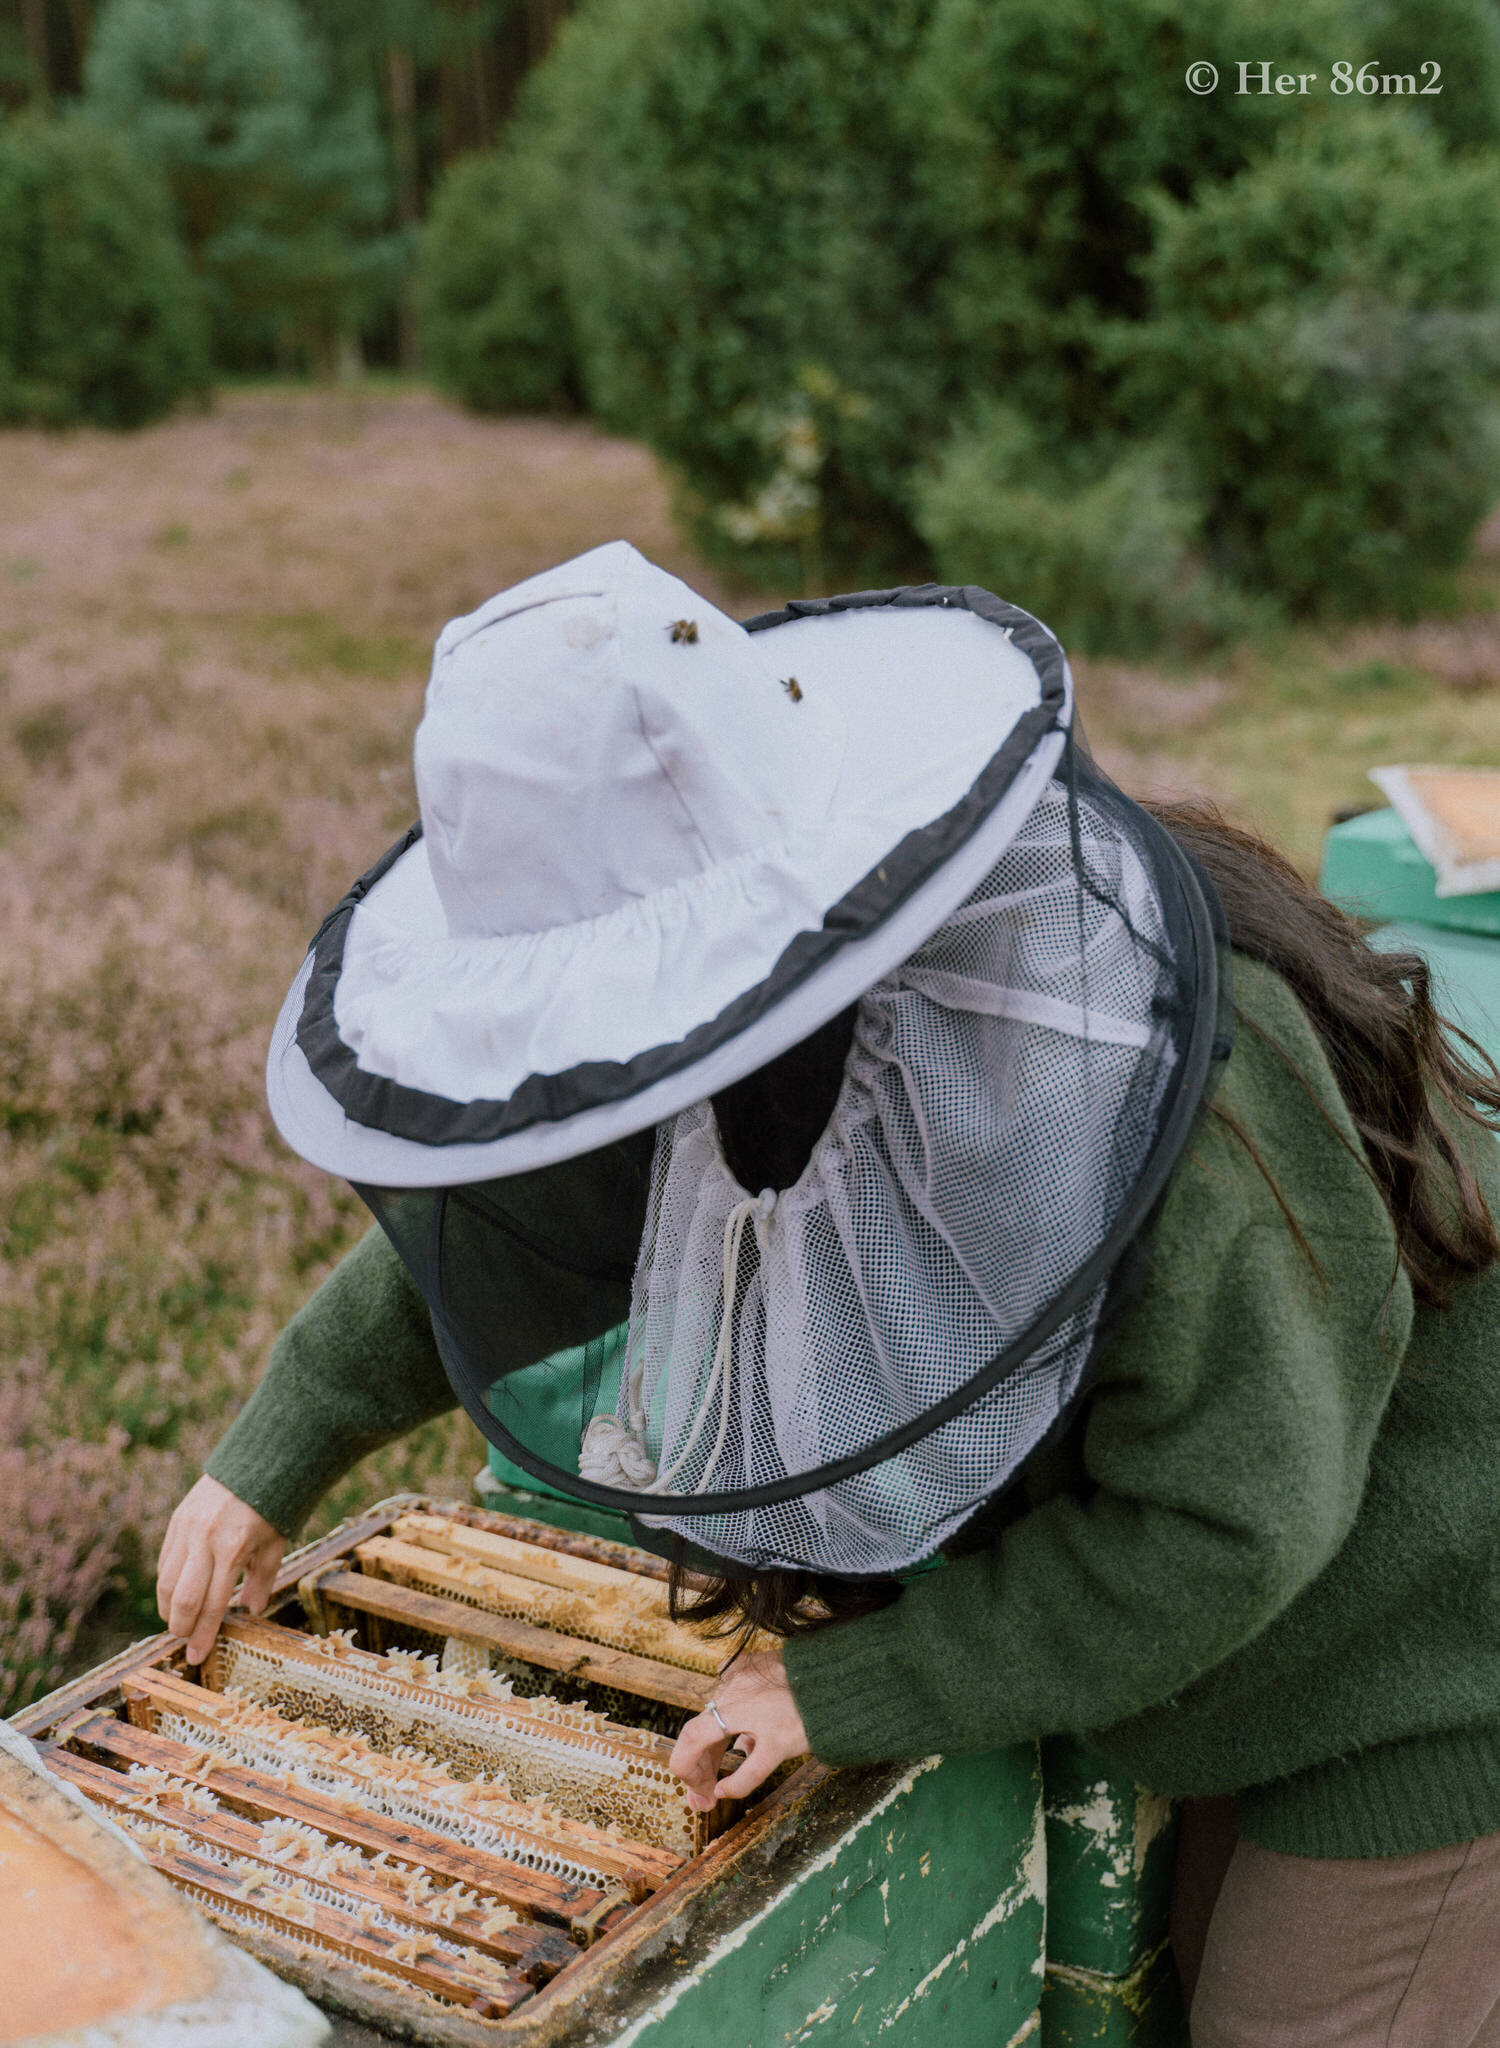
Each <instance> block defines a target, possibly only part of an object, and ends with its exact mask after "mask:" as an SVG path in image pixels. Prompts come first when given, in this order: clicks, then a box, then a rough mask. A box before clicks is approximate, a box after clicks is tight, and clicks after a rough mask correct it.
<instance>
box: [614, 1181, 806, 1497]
mask: <svg viewBox="0 0 1500 2048" xmlns="http://www.w3.org/2000/svg"><path fill="white" fill-rule="evenodd" d="M775 1207H776V1190H775V1189H774V1188H763V1189H762V1191H761V1192H760V1194H758V1195H747V1196H746V1197H745V1199H744V1201H742V1202H736V1204H735V1206H734V1207H733V1208H732V1209H731V1210H730V1212H729V1214H728V1215H727V1216H726V1217H725V1219H724V1264H723V1282H724V1295H723V1305H722V1307H721V1309H720V1313H719V1336H718V1341H717V1343H716V1344H715V1345H714V1355H713V1362H712V1364H711V1365H710V1367H709V1370H708V1378H707V1379H706V1380H705V1382H704V1385H703V1393H702V1396H701V1397H700V1399H699V1402H698V1410H697V1413H696V1414H695V1415H694V1416H693V1419H692V1427H691V1429H690V1430H689V1431H688V1434H687V1440H686V1442H685V1443H684V1444H683V1446H682V1448H681V1450H680V1451H679V1452H678V1453H677V1455H676V1457H675V1458H674V1459H673V1460H672V1462H671V1464H670V1465H669V1466H668V1467H667V1469H666V1470H665V1471H664V1472H658V1471H657V1468H656V1466H655V1465H654V1464H653V1463H652V1461H651V1454H650V1452H649V1451H648V1450H647V1449H646V1417H645V1414H644V1412H643V1411H642V1409H641V1405H640V1402H641V1381H642V1375H643V1372H644V1370H645V1368H644V1364H643V1363H641V1364H637V1366H636V1368H635V1370H634V1372H633V1373H632V1374H631V1376H630V1383H629V1386H628V1388H627V1390H626V1401H627V1405H628V1408H629V1411H630V1421H629V1423H628V1424H627V1423H624V1422H622V1421H621V1420H620V1418H619V1416H618V1415H596V1416H595V1417H594V1419H593V1421H592V1422H591V1423H590V1424H589V1426H588V1428H587V1429H586V1430H585V1431H584V1436H583V1442H582V1443H581V1444H580V1445H579V1449H578V1475H579V1477H580V1478H581V1479H591V1480H593V1481H594V1483H595V1484H596V1485H599V1486H624V1487H629V1488H630V1489H632V1491H635V1492H639V1493H665V1492H666V1490H667V1488H668V1487H669V1486H670V1485H671V1483H672V1481H673V1480H674V1479H675V1478H676V1477H677V1475H678V1473H679V1472H681V1470H682V1469H683V1467H684V1466H685V1465H686V1463H687V1461H688V1459H689V1458H690V1457H691V1456H692V1454H693V1449H694V1446H695V1445H696V1444H697V1441H698V1438H699V1435H700V1434H701V1432H702V1429H703V1423H704V1419H705V1417H706V1416H707V1414H708V1412H709V1410H710V1409H711V1408H712V1406H713V1403H714V1397H715V1395H716V1394H717V1396H718V1400H719V1427H718V1432H717V1434H716V1435H715V1437H714V1443H713V1449H712V1450H711V1451H710V1452H709V1454H708V1462H707V1463H706V1464H705V1465H704V1467H703V1470H702V1471H701V1472H700V1473H699V1475H698V1478H697V1481H696V1485H697V1487H698V1488H699V1490H701V1489H702V1488H703V1487H704V1486H706V1485H707V1483H708V1478H709V1475H710V1473H711V1472H712V1471H713V1470H714V1467H715V1466H716V1465H717V1464H718V1462H719V1459H720V1457H721V1456H722V1455H723V1450H724V1439H725V1438H726V1437H727V1436H728V1434H729V1411H730V1394H731V1381H732V1375H731V1373H730V1362H731V1359H732V1358H733V1355H734V1304H735V1296H736V1295H737V1293H738V1292H739V1267H740V1246H741V1244H742V1242H743V1240H744V1236H745V1225H746V1224H747V1223H749V1222H750V1221H751V1220H752V1218H753V1219H754V1221H755V1224H756V1228H757V1232H758V1231H759V1227H760V1225H761V1224H762V1223H764V1222H766V1221H768V1220H769V1218H770V1215H771V1212H772V1210H773V1209H774V1208H775Z"/></svg>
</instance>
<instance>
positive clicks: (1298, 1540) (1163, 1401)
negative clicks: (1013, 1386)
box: [787, 1125, 1411, 1764]
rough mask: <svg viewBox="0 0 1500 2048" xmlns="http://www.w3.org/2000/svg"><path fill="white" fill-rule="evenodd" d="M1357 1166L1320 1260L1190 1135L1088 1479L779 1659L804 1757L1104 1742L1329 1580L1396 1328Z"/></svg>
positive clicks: (1114, 1361) (1319, 1240)
mask: <svg viewBox="0 0 1500 2048" xmlns="http://www.w3.org/2000/svg"><path fill="white" fill-rule="evenodd" d="M1330 1142H1332V1141H1330ZM1346 1154H1347V1148H1345V1151H1343V1152H1339V1153H1337V1154H1335V1155H1330V1156H1331V1157H1333V1158H1334V1166H1333V1169H1332V1170H1333V1171H1334V1172H1335V1173H1337V1172H1341V1171H1342V1172H1344V1173H1345V1174H1346V1176H1347V1174H1349V1173H1351V1172H1352V1174H1353V1175H1354V1178H1353V1179H1352V1180H1350V1179H1347V1178H1346V1180H1345V1183H1344V1185H1343V1187H1342V1189H1341V1190H1337V1191H1335V1198H1334V1200H1333V1201H1332V1202H1330V1203H1328V1204H1314V1207H1315V1208H1321V1209H1322V1210H1323V1214H1324V1217H1325V1219H1329V1218H1330V1213H1331V1217H1332V1218H1335V1219H1337V1224H1338V1225H1341V1226H1342V1227H1335V1228H1333V1229H1331V1230H1329V1229H1318V1230H1316V1232H1314V1231H1309V1233H1308V1234H1309V1237H1310V1238H1311V1239H1312V1248H1313V1250H1314V1253H1315V1255H1316V1257H1317V1260H1318V1267H1317V1269H1315V1268H1314V1267H1313V1266H1312V1265H1311V1264H1310V1263H1309V1260H1308V1258H1307V1255H1306V1253H1305V1252H1304V1251H1303V1250H1302V1249H1301V1248H1300V1247H1299V1246H1298V1244H1297V1242H1296V1240H1295V1238H1294V1237H1293V1235H1292V1233H1291V1230H1290V1229H1289V1228H1288V1226H1287V1223H1286V1221H1285V1220H1284V1218H1283V1217H1282V1215H1281V1214H1280V1212H1279V1209H1278V1208H1277V1207H1276V1205H1275V1201H1274V1197H1272V1196H1271V1194H1270V1192H1269V1190H1268V1189H1267V1188H1266V1185H1265V1182H1264V1181H1263V1179H1262V1178H1261V1177H1260V1175H1259V1172H1258V1169H1257V1168H1256V1167H1255V1165H1254V1164H1253V1162H1252V1161H1251V1160H1250V1158H1249V1156H1248V1154H1247V1152H1246V1150H1245V1148H1244V1147H1243V1145H1241V1144H1240V1143H1239V1142H1238V1141H1237V1140H1236V1139H1234V1138H1232V1137H1231V1136H1230V1135H1229V1134H1228V1133H1227V1131H1225V1130H1224V1129H1223V1128H1222V1127H1216V1126H1212V1125H1211V1126H1209V1127H1208V1128H1207V1129H1206V1130H1205V1131H1204V1133H1202V1134H1201V1135H1200V1138H1199V1140H1198V1143H1197V1145H1196V1147H1195V1150H1194V1152H1193V1154H1192V1155H1191V1156H1190V1158H1189V1160H1188V1161H1187V1162H1186V1163H1185V1165H1184V1168H1183V1169H1182V1171H1181V1172H1180V1173H1179V1175H1178V1177H1177V1182H1176V1184H1175V1185H1174V1188H1173V1192H1172V1195H1171V1197H1170V1198H1169V1200H1168V1203H1167V1205H1166V1208H1165V1210H1164V1213H1163V1216H1162V1219H1161V1222H1160V1225H1159V1228H1158V1232H1157V1237H1156V1241H1155V1247H1154V1254H1153V1267H1152V1277H1151V1280H1150V1281H1149V1283H1148V1286H1147V1288H1146V1291H1145V1293H1144V1295H1143V1297H1142V1299H1141V1301H1140V1302H1138V1303H1137V1305H1136V1308H1135V1310H1134V1311H1133V1313H1132V1315H1131V1316H1130V1318H1129V1319H1128V1320H1127V1323H1126V1325H1125V1327H1124V1328H1123V1330H1122V1331H1121V1332H1120V1334H1119V1336H1118V1337H1117V1339H1116V1340H1115V1342H1114V1344H1113V1345H1112V1346H1111V1347H1110V1349H1109V1351H1108V1353H1107V1355H1106V1357H1105V1359H1104V1361H1103V1362H1102V1365H1101V1369H1100V1373H1099V1378H1098V1380H1097V1383H1096V1385H1095V1388H1094V1391H1093V1393H1092V1395H1091V1396H1090V1406H1089V1410H1088V1420H1087V1425H1086V1428H1085V1430H1084V1434H1083V1465H1084V1474H1083V1476H1082V1481H1081V1483H1079V1484H1076V1485H1072V1486H1070V1487H1069V1488H1068V1489H1067V1490H1064V1491H1060V1492H1057V1493H1055V1494H1053V1495H1052V1496H1051V1497H1050V1498H1047V1499H1045V1500H1043V1501H1040V1502H1039V1503H1038V1504H1036V1505H1034V1506H1033V1507H1032V1508H1031V1509H1030V1511H1029V1512H1027V1513H1025V1514H1024V1515H1023V1516H1022V1517H1021V1518H1020V1519H1019V1520H1017V1521H1016V1522H1014V1523H1012V1524H1011V1526H1010V1527H1009V1528H1008V1529H1007V1530H1006V1532H1005V1533H1004V1535H1003V1537H1002V1538H1001V1539H1000V1541H999V1542H998V1543H997V1544H996V1545H995V1546H994V1547H993V1548H992V1549H990V1550H988V1551H986V1552H984V1553H982V1554H979V1555H975V1556H971V1557H968V1558H964V1559H962V1560H960V1561H957V1562H954V1563H950V1564H947V1565H945V1566H944V1567H942V1568H941V1569H939V1570H937V1571H934V1572H930V1573H927V1574H926V1575H924V1576H922V1577H920V1578H918V1579H916V1580H914V1581H912V1582H911V1583H910V1584H909V1585H908V1586H907V1587H906V1589H905V1590H904V1591H903V1593H902V1595H901V1597H900V1598H899V1599H898V1600H897V1601H896V1602H895V1603H894V1605H892V1606H890V1607H888V1608H885V1609H883V1610H881V1611H879V1612H877V1613H875V1614H872V1615H869V1616H867V1617H863V1618H861V1619H859V1620H857V1621H852V1622H846V1623H842V1624H839V1625H836V1626H831V1627H829V1628H827V1629H825V1630H821V1631H819V1632H817V1633H815V1634H812V1635H809V1636H805V1637H801V1638H798V1639H794V1640H793V1641H792V1642H790V1643H789V1644H788V1646H787V1670H788V1674H789V1677H790V1680H791V1684H792V1690H793V1693H794V1695H795V1697H796V1700H797V1703H798V1706H799V1708H800V1710H801V1712H802V1716H803V1719H804V1722H805V1723H806V1726H807V1729H808V1734H809V1738H810V1741H811V1745H812V1748H813V1750H814V1752H815V1753H816V1754H817V1755H818V1756H819V1757H821V1758H823V1759H824V1760H825V1761H827V1762H830V1763H838V1764H849V1763H856V1762H864V1761H868V1760H872V1759H877V1758H888V1757H899V1756H915V1755H924V1754H928V1753H930V1752H932V1751H935V1750H936V1751H958V1750H973V1749H988V1748H992V1747H997V1746H999V1745H1001V1744H1004V1743H1008V1742H1013V1741H1019V1740H1022V1739H1028V1738H1033V1737H1038V1736H1042V1735H1047V1734H1053V1733H1062V1732H1067V1731H1071V1732H1082V1731H1087V1730H1099V1729H1103V1728H1106V1727H1108V1726H1110V1725H1111V1724H1113V1723H1114V1722H1116V1721H1118V1720H1121V1719H1123V1718H1125V1717H1126V1716H1128V1715H1131V1714H1133V1713H1136V1712H1138V1711H1140V1710H1141V1709H1143V1708H1144V1707H1146V1706H1148V1705H1151V1704H1155V1703H1157V1702H1159V1701H1162V1700H1164V1699H1167V1698H1169V1697H1170V1696H1172V1695H1173V1694H1174V1693H1176V1692H1177V1691H1178V1690H1180V1689H1181V1688H1182V1687H1183V1686H1185V1685H1186V1684H1187V1683H1188V1682H1189V1681H1191V1680H1192V1679H1193V1678H1194V1677H1196V1676H1197V1675H1198V1674H1199V1673H1200V1672H1203V1671H1205V1670H1207V1669H1209V1668H1210V1667H1212V1666H1213V1665H1214V1664H1216V1663H1218V1662H1220V1661H1222V1660H1223V1659H1224V1658H1226V1657H1228V1656H1229V1655H1230V1654H1231V1653H1232V1652H1233V1651H1234V1650H1236V1649H1237V1648H1238V1647H1239V1646H1240V1645H1242V1644H1243V1643H1245V1642H1248V1641H1249V1640H1250V1639H1251V1638H1252V1637H1253V1636H1255V1635H1256V1634H1257V1633H1259V1632H1260V1630H1262V1629H1263V1628H1264V1627H1265V1626H1266V1624H1267V1623H1268V1622H1269V1621H1270V1620H1271V1618H1272V1617H1273V1616H1274V1615H1276V1614H1277V1613H1278V1612H1279V1611H1280V1610H1281V1609H1282V1608H1283V1607H1285V1606H1286V1605H1288V1604H1289V1603H1290V1602H1291V1600H1292V1599H1293V1598H1294V1597H1295V1596H1296V1594H1297V1593H1298V1591H1299V1590H1300V1589H1301V1588H1302V1587H1303V1586H1305V1585H1306V1584H1307V1583H1308V1582H1309V1581H1310V1580H1311V1579H1312V1578H1313V1577H1314V1576H1315V1575H1316V1574H1317V1573H1318V1571H1319V1570H1320V1569H1321V1568H1322V1567H1323V1565H1324V1564H1325V1563H1326V1562H1327V1561H1328V1559H1329V1558H1330V1557H1331V1556H1332V1555H1333V1553H1334V1552H1335V1550H1336V1549H1337V1548H1338V1546H1339V1545H1340V1543H1341V1542H1342V1540H1343V1538H1344V1536H1345V1535H1346V1533H1347V1532H1348V1530H1349V1528H1350V1526H1351V1524H1352V1522H1353V1520H1354V1516H1355V1513H1356V1511H1357V1508H1358V1505H1359V1501H1360V1498H1361V1494H1362V1490H1363V1486H1364V1481H1365V1475H1366V1471H1367V1466H1368V1460H1369V1455H1370V1450H1371V1446H1372V1444H1373V1441H1374V1437H1375V1432H1376V1429H1377V1427H1378V1425H1379V1422H1380V1418H1381V1415H1382V1412H1383V1410H1384V1407H1385V1404H1386V1401H1387V1399H1388V1397H1389V1393H1390V1389H1391V1385H1392V1382H1393V1379H1394V1376H1395V1372H1396V1369H1397V1366H1398V1364H1399V1361H1400V1357H1401V1352H1402V1349H1403V1348H1404V1345H1405V1342H1406V1338H1407V1335H1408V1333H1409V1328H1410V1310H1411V1297H1410V1293H1409V1290H1407V1289H1406V1288H1405V1283H1404V1281H1403V1282H1402V1283H1401V1285H1400V1287H1399V1288H1396V1289H1393V1286H1392V1273H1393V1255H1394V1245H1393V1238H1392V1234H1391V1232H1390V1229H1389V1226H1388V1225H1385V1226H1384V1227H1382V1223H1383V1210H1382V1209H1381V1207H1380V1205H1379V1201H1378V1197H1376V1196H1375V1195H1374V1193H1373V1190H1372V1189H1371V1188H1370V1186H1369V1183H1368V1179H1367V1177H1366V1176H1364V1175H1363V1174H1362V1172H1361V1171H1360V1169H1359V1168H1358V1167H1357V1166H1353V1165H1351V1163H1350V1161H1349V1159H1348V1157H1347V1156H1346ZM1339 1158H1343V1160H1344V1165H1343V1167H1342V1168H1340V1167H1339V1165H1338V1159H1339ZM1340 1192H1341V1193H1343V1194H1344V1195H1345V1196H1346V1197H1347V1199H1346V1201H1345V1202H1344V1203H1343V1205H1342V1207H1341V1206H1340V1203H1339V1201H1338V1199H1337V1195H1338V1194H1339V1193H1340ZM1294 1213H1295V1212H1294ZM1351 1225H1352V1226H1354V1227H1353V1228H1351V1227H1350V1226H1351Z"/></svg>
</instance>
